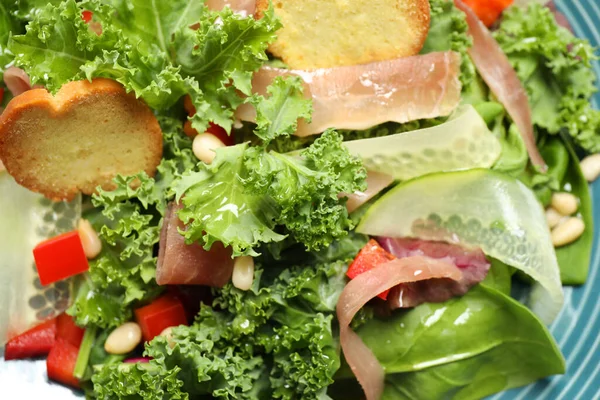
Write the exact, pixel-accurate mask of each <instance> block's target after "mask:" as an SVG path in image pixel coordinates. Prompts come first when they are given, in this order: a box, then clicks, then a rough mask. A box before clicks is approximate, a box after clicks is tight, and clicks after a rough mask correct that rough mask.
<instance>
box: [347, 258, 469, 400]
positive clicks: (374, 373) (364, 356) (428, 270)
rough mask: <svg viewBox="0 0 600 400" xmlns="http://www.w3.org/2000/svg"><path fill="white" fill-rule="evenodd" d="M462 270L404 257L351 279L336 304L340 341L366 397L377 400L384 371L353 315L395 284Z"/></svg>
mask: <svg viewBox="0 0 600 400" xmlns="http://www.w3.org/2000/svg"><path fill="white" fill-rule="evenodd" d="M461 277H462V273H461V271H460V269H458V268H457V267H456V266H455V265H452V264H450V263H447V262H445V261H441V260H436V259H433V258H429V257H423V256H415V257H406V258H402V259H397V260H393V261H390V262H388V263H384V264H381V265H379V266H377V267H375V268H373V269H371V270H369V271H367V272H365V273H363V274H360V275H358V276H357V277H356V278H354V279H353V280H351V281H350V282H349V283H348V285H346V287H345V288H344V290H343V291H342V293H341V295H340V298H339V300H338V304H337V308H336V311H337V317H338V320H339V323H340V343H341V347H342V351H343V352H344V357H345V358H346V361H347V362H348V365H349V366H350V368H351V369H352V372H353V373H354V376H355V377H356V379H357V380H358V382H359V383H360V384H361V386H362V388H363V390H364V392H365V395H366V398H367V400H378V399H379V398H380V397H381V394H382V393H383V385H384V382H383V381H384V377H385V373H384V371H383V367H382V366H381V364H379V361H378V360H377V358H376V357H375V355H374V354H373V352H372V351H371V349H369V348H368V347H367V346H366V345H365V344H364V343H363V341H362V340H361V338H360V336H358V335H357V334H356V333H355V332H354V331H352V329H351V328H350V322H351V321H352V318H354V315H356V313H357V312H358V310H360V309H361V308H362V307H363V306H364V305H365V304H366V303H367V302H368V301H369V300H371V299H372V298H374V297H375V296H377V295H378V294H379V293H381V292H383V291H385V290H388V289H390V288H392V287H394V286H396V285H399V284H402V283H407V282H417V281H423V280H427V279H439V278H442V279H452V280H456V281H457V280H460V279H461Z"/></svg>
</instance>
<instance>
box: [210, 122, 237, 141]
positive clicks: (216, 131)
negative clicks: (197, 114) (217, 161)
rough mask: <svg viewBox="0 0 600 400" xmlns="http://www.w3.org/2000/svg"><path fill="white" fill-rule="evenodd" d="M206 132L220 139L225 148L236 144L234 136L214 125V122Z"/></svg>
mask: <svg viewBox="0 0 600 400" xmlns="http://www.w3.org/2000/svg"><path fill="white" fill-rule="evenodd" d="M206 132H207V133H212V134H213V135H215V136H216V137H218V138H219V139H220V140H221V142H223V143H224V144H225V146H233V145H234V144H235V140H234V139H233V136H231V135H228V134H227V131H226V130H225V129H223V128H221V127H220V126H219V125H215V124H213V123H212V122H211V123H209V124H208V129H206Z"/></svg>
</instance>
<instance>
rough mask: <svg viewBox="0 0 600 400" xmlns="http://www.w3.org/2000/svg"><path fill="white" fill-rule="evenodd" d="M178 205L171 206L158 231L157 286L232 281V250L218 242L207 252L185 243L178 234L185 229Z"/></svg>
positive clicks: (216, 283)
mask: <svg viewBox="0 0 600 400" xmlns="http://www.w3.org/2000/svg"><path fill="white" fill-rule="evenodd" d="M181 207H182V206H181V205H176V204H175V203H170V204H169V206H168V207H167V211H166V213H165V218H164V221H163V226H162V229H161V232H160V244H159V250H158V263H157V266H156V282H157V283H158V284H159V285H175V284H179V285H207V286H213V287H222V286H223V285H225V284H226V283H227V282H228V281H229V279H230V278H231V273H232V271H233V260H232V258H231V249H228V248H225V247H224V246H223V245H222V244H221V243H215V244H213V245H212V247H211V249H210V250H209V251H206V250H204V248H202V246H200V245H199V244H196V243H194V244H191V245H188V244H185V238H184V237H183V236H182V235H181V234H180V233H179V231H178V228H179V229H184V225H183V223H182V222H181V221H180V220H179V217H178V216H177V212H178V211H179V210H180V209H181Z"/></svg>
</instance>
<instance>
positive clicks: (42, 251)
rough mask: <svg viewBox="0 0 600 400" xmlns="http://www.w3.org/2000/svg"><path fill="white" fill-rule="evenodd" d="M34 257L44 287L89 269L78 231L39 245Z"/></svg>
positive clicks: (34, 251)
mask: <svg viewBox="0 0 600 400" xmlns="http://www.w3.org/2000/svg"><path fill="white" fill-rule="evenodd" d="M33 257H34V258H35V265H36V266H37V270H38V274H39V276H40V282H41V283H42V285H48V284H50V283H53V282H56V281H60V280H62V279H66V278H68V277H71V276H73V275H77V274H80V273H82V272H85V271H87V270H88V269H89V265H88V260H87V258H86V256H85V253H84V251H83V245H82V244H81V239H80V238H79V234H78V233H77V231H76V230H75V231H72V232H68V233H65V234H62V235H59V236H56V237H54V238H52V239H48V240H46V241H44V242H42V243H40V244H38V245H37V246H36V247H35V249H33Z"/></svg>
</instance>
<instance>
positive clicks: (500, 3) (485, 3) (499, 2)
mask: <svg viewBox="0 0 600 400" xmlns="http://www.w3.org/2000/svg"><path fill="white" fill-rule="evenodd" d="M463 3H465V4H466V5H468V6H469V7H470V8H471V10H473V11H474V12H475V14H477V16H478V17H479V19H480V20H481V21H482V22H483V23H484V24H485V25H486V26H488V27H490V26H492V25H493V24H494V22H496V21H497V20H498V18H500V15H501V14H502V12H503V11H504V10H505V9H506V8H507V7H509V6H510V5H511V4H512V3H513V0H463Z"/></svg>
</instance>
